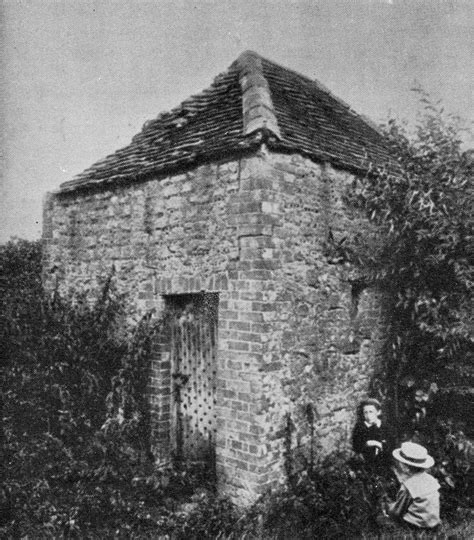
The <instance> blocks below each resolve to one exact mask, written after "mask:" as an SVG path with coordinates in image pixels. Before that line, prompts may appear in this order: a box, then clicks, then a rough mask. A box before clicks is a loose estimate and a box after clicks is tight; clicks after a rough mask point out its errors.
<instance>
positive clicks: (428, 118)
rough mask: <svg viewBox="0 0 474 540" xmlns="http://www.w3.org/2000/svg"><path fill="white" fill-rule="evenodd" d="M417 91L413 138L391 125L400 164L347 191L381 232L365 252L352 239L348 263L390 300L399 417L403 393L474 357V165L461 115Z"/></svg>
mask: <svg viewBox="0 0 474 540" xmlns="http://www.w3.org/2000/svg"><path fill="white" fill-rule="evenodd" d="M416 91H417V92H418V93H419V94H420V97H421V103H422V104H423V106H424V108H423V112H422V113H421V115H420V118H419V122H418V125H417V128H416V131H415V134H414V136H410V134H409V132H408V130H407V128H406V126H405V125H403V124H400V123H399V122H397V121H396V120H394V119H391V120H390V121H389V122H388V124H387V125H386V126H385V133H386V136H387V140H388V143H389V145H390V146H391V150H392V154H393V155H394V156H397V158H398V160H397V162H396V163H391V164H388V165H387V166H386V167H382V168H381V167H375V166H373V167H371V168H370V170H369V173H368V175H367V177H366V178H365V179H363V180H362V181H359V182H356V185H355V186H354V187H355V190H354V192H353V194H352V201H353V202H356V204H357V205H358V206H359V207H361V208H363V209H364V210H365V211H366V213H367V215H368V216H369V219H370V220H371V221H372V222H374V223H375V224H376V225H377V231H378V234H379V240H378V242H376V243H375V245H374V244H372V245H371V246H370V248H369V249H367V246H364V245H363V243H362V240H361V239H355V242H354V245H353V252H352V258H353V259H355V260H357V261H358V262H359V264H361V265H362V267H363V268H364V272H365V273H366V275H367V279H368V280H369V281H370V282H372V283H376V284H377V285H379V286H380V287H381V288H383V289H384V290H385V291H387V293H388V295H387V296H388V298H390V299H391V305H390V306H389V310H388V311H389V313H390V320H389V324H390V340H389V342H388V343H387V349H386V354H385V357H386V361H387V373H386V380H387V381H389V385H390V387H389V388H388V389H387V390H388V393H389V396H390V397H391V398H392V405H393V412H394V415H395V417H396V418H397V419H400V417H401V416H403V415H404V412H403V411H400V410H399V408H400V406H401V405H403V398H404V397H406V396H403V395H399V393H400V392H402V393H403V392H404V391H405V390H406V389H407V387H408V389H410V388H411V389H413V386H416V387H417V390H420V391H423V392H424V393H425V394H426V393H428V392H429V391H431V393H433V391H435V390H436V389H437V385H432V386H430V384H431V382H439V380H438V381H437V380H436V376H437V374H438V375H439V374H440V373H443V376H444V375H445V374H446V367H447V366H450V365H453V364H454V365H457V366H458V369H459V370H460V369H461V367H462V365H464V366H466V365H467V364H468V360H469V359H472V353H473V340H474V335H473V334H472V328H473V311H472V308H473V287H474V266H473V264H472V262H473V254H474V219H473V209H474V184H473V182H472V179H473V171H474V159H473V155H472V152H464V151H463V150H462V144H461V135H462V130H463V128H462V125H461V121H460V119H459V118H457V117H454V116H452V115H449V114H446V113H444V111H443V108H442V107H440V105H439V104H433V103H432V102H431V101H430V100H429V98H428V96H427V95H426V94H425V93H424V92H423V91H421V90H420V89H417V90H416ZM358 240H359V241H360V242H359V244H358ZM374 247H375V249H374ZM430 378H431V381H427V380H426V379H430ZM408 393H409V394H410V393H411V390H410V391H409V392H408Z"/></svg>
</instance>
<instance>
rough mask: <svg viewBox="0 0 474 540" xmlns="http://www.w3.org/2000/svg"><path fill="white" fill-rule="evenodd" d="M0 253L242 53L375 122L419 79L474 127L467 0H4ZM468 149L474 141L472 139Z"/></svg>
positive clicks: (471, 16) (409, 98) (405, 98)
mask: <svg viewBox="0 0 474 540" xmlns="http://www.w3.org/2000/svg"><path fill="white" fill-rule="evenodd" d="M0 6H1V10H2V13H1V15H2V20H1V24H2V26H1V43H0V45H1V51H2V52H1V60H2V72H3V75H4V76H3V78H2V87H1V99H2V101H1V102H0V105H1V108H0V114H1V121H2V127H3V130H2V131H3V133H2V139H1V146H2V154H3V163H2V179H1V192H0V196H1V199H2V205H1V207H0V212H1V214H0V216H1V217H0V242H3V241H5V240H7V239H8V238H10V237H11V236H18V237H21V238H29V239H33V238H39V236H40V234H41V207H42V198H43V196H44V194H45V193H46V192H47V191H51V190H55V189H57V188H58V187H59V185H60V184H61V182H64V181H66V180H70V179H71V178H72V177H73V176H74V175H75V174H77V173H79V172H81V171H82V170H83V169H85V168H86V167H88V166H90V165H91V164H92V163H94V162H95V161H97V160H98V159H101V158H103V157H105V156H106V155H107V154H110V153H112V152H114V151H115V150H117V149H118V148H120V147H122V146H125V145H126V144H128V143H129V142H130V140H131V138H132V137H133V135H135V134H136V133H137V132H138V131H140V129H141V126H142V125H143V123H144V122H145V121H146V120H149V119H152V118H154V117H156V116H157V115H158V113H160V112H161V111H163V110H168V109H171V108H173V107H174V106H176V105H178V104H179V103H180V102H181V101H183V100H184V99H186V98H187V97H189V96H190V95H191V94H195V93H197V92H200V91H201V90H203V89H204V88H206V87H207V86H209V85H210V83H211V82H212V80H213V78H214V77H215V76H216V75H217V74H218V73H220V72H222V71H224V70H225V69H227V67H228V66H229V65H230V64H231V63H232V62H233V61H234V60H235V59H236V58H237V57H238V56H239V55H240V54H241V53H242V52H243V51H245V50H247V49H251V50H254V51H256V52H257V53H259V54H261V55H262V56H265V57H267V58H269V59H270V60H273V61H275V62H277V63H280V64H282V65H283V66H285V67H288V68H291V69H294V70H296V71H298V72H300V73H302V74H304V75H306V76H309V77H311V78H316V79H318V80H319V81H321V82H322V83H323V84H325V85H326V86H327V87H329V89H330V90H331V91H332V92H333V93H334V94H336V95H337V96H339V97H341V98H342V99H343V100H344V101H346V102H347V103H349V104H350V105H351V106H352V107H353V108H354V109H355V110H356V111H357V112H360V113H362V114H365V115H367V116H369V117H370V118H372V119H373V120H374V121H376V122H380V121H382V120H384V119H385V118H386V117H387V115H388V113H389V112H393V113H395V114H397V115H398V116H399V117H402V118H407V119H409V120H411V119H414V117H415V113H416V110H417V98H416V96H415V95H414V94H413V92H411V91H410V88H411V87H412V86H413V84H414V83H415V82H418V83H419V84H420V85H421V86H422V87H423V88H424V89H426V90H427V91H428V92H430V93H431V95H432V96H433V97H434V98H436V99H442V100H443V103H444V104H445V108H446V109H447V110H448V111H450V112H453V113H455V114H459V115H460V116H461V117H463V118H465V119H466V120H467V121H470V122H472V121H474V91H473V80H474V65H473V63H474V60H473V58H474V31H473V29H474V1H472V0H324V1H323V0H320V1H318V0H199V1H191V0H181V1H180V0H173V1H168V0H155V1H149V0H110V1H109V0H96V1H92V0H91V1H85V0H29V1H26V0H0ZM467 144H468V145H469V146H473V145H474V141H473V140H472V139H470V140H467Z"/></svg>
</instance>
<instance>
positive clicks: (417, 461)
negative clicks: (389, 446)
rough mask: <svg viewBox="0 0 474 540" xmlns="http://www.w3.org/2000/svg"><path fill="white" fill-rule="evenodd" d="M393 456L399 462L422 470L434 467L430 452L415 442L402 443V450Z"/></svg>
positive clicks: (397, 450) (398, 450)
mask: <svg viewBox="0 0 474 540" xmlns="http://www.w3.org/2000/svg"><path fill="white" fill-rule="evenodd" d="M392 455H393V457H394V458H395V459H397V460H398V461H401V462H402V463H406V464H407V465H411V466H412V467H419V468H420V469H429V468H430V467H432V466H433V465H434V459H433V458H432V457H431V456H430V455H428V450H426V448H425V447H424V446H421V444H416V443H413V442H404V443H402V445H401V447H400V448H397V449H396V450H394V451H393V452H392Z"/></svg>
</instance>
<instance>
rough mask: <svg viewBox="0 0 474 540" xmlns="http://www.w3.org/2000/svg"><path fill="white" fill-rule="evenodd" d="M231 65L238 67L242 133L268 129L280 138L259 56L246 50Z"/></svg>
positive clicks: (247, 133)
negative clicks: (242, 120) (242, 122)
mask: <svg viewBox="0 0 474 540" xmlns="http://www.w3.org/2000/svg"><path fill="white" fill-rule="evenodd" d="M233 66H236V67H237V68H238V69H239V82H240V86H241V89H242V112H243V118H244V135H250V134H252V133H254V132H256V131H259V130H268V131H270V132H271V133H272V134H273V135H275V137H277V138H278V139H281V133H280V128H279V126H278V121H277V118H276V114H275V110H274V108H273V102H272V97H271V94H270V87H269V85H268V82H267V79H266V78H265V76H264V74H263V67H262V59H261V57H260V56H259V55H258V54H257V53H254V52H253V51H246V52H244V53H243V54H241V55H240V56H239V58H238V59H237V61H236V62H235V63H234V64H233Z"/></svg>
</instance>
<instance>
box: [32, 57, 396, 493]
mask: <svg viewBox="0 0 474 540" xmlns="http://www.w3.org/2000/svg"><path fill="white" fill-rule="evenodd" d="M387 159H388V153H387V150H386V148H385V146H384V140H383V138H382V136H381V135H380V133H379V132H378V131H377V129H376V128H375V127H374V126H372V125H371V124H370V122H368V121H367V120H365V119H363V118H362V117H361V116H359V115H357V114H356V113H354V112H353V111H352V110H351V109H350V107H349V106H347V105H346V104H344V103H343V102H342V101H341V100H340V99H338V98H336V97H335V96H333V95H332V94H331V93H330V92H329V91H328V90H327V89H326V88H325V87H324V86H322V85H321V84H320V83H318V82H316V81H314V80H311V79H308V78H306V77H304V76H302V75H300V74H298V73H295V72H293V71H291V70H289V69H285V68H283V67H281V66H279V65H276V64H275V63H273V62H270V61H268V60H266V59H264V58H261V57H260V56H259V55H257V54H255V53H253V52H246V53H244V54H242V55H241V56H240V57H239V58H238V59H237V60H236V61H235V62H234V63H233V64H232V65H231V66H230V68H229V69H228V70H227V71H226V72H224V73H223V74H221V75H219V76H218V77H217V78H216V79H215V81H214V83H213V84H212V85H211V86H210V88H208V89H207V90H205V91H204V92H202V93H201V94H198V95H195V96H192V97H191V98H189V99H187V100H186V101H184V102H183V103H182V104H181V105H180V106H178V107H177V108H175V109H173V110H172V111H170V112H167V113H163V114H160V115H159V116H158V117H157V118H156V119H155V120H151V121H149V122H147V123H146V124H145V125H144V127H143V129H142V131H141V132H140V133H139V134H138V135H136V136H135V137H134V138H133V139H132V141H131V143H130V144H129V145H128V146H127V147H125V148H122V149H120V150H118V151H117V152H115V153H114V154H112V155H110V156H108V157H106V158H105V159H104V160H102V161H100V162H98V163H96V164H95V165H93V166H92V167H90V168H89V169H87V170H85V171H84V172H83V173H82V174H80V175H79V176H77V177H76V178H75V179H73V180H71V181H69V182H66V183H64V184H62V185H61V187H60V189H59V190H58V191H57V192H54V193H51V194H48V196H47V198H46V201H45V207H44V211H45V217H44V233H43V240H44V247H45V260H44V262H45V276H49V277H47V278H45V279H46V282H47V284H48V285H49V286H52V281H53V280H56V281H57V284H58V286H59V287H62V288H67V289H70V288H73V289H74V288H77V289H83V288H85V287H86V288H88V289H89V290H92V291H93V290H95V289H98V288H99V287H100V283H101V281H102V280H103V279H104V277H106V276H108V275H110V273H111V271H112V269H113V272H114V280H115V281H116V283H117V286H118V287H119V289H120V290H122V291H124V292H126V293H127V298H128V309H129V313H130V320H136V319H138V317H139V316H140V315H141V314H144V313H146V312H148V311H150V310H154V311H153V313H154V316H155V317H166V319H167V328H168V329H169V331H168V332H167V333H166V335H163V336H162V338H161V340H160V343H157V345H156V350H155V353H154V356H153V358H152V359H151V365H150V385H149V402H150V407H151V422H152V433H153V447H154V450H155V454H156V458H157V461H158V462H166V461H167V460H169V459H170V457H171V456H172V455H175V456H176V455H177V454H178V455H179V456H180V457H181V458H182V459H197V460H202V459H205V460H209V461H210V462H211V463H212V466H215V467H216V471H217V478H218V481H219V483H220V485H221V487H222V489H223V490H224V491H225V492H227V493H229V494H230V495H231V496H233V497H234V498H239V497H240V496H241V495H242V494H243V492H245V491H247V492H248V491H254V492H256V493H259V492H262V491H264V490H266V489H268V488H269V487H273V486H275V485H276V484H277V483H278V482H280V481H281V479H282V477H283V468H284V467H283V466H284V463H283V462H284V448H285V444H286V445H288V444H291V445H292V446H293V447H300V448H308V445H311V451H312V452H314V454H315V456H316V457H318V456H322V455H324V454H325V453H327V452H330V451H331V450H334V449H335V448H343V447H345V446H347V444H348V440H349V435H350V431H351V428H352V424H353V421H354V410H355V406H356V403H357V402H358V400H359V399H360V398H361V397H362V396H363V395H364V394H365V393H366V392H367V389H368V385H369V382H370V379H371V377H372V375H373V373H374V369H376V367H377V365H378V362H379V361H380V351H381V343H382V338H383V330H382V329H383V324H382V321H383V317H382V316H381V306H382V303H381V301H380V297H379V295H378V294H377V293H376V292H375V291H371V290H370V289H368V288H365V287H364V284H363V283H361V281H360V280H359V279H357V275H356V274H355V271H354V269H353V268H351V266H350V265H349V264H348V263H347V261H346V260H345V258H344V256H343V250H342V249H341V246H342V245H343V243H344V240H345V239H347V238H348V237H349V236H351V237H353V236H354V235H359V236H360V235H364V234H366V233H367V232H368V231H369V228H368V227H369V226H368V223H367V222H366V221H365V220H364V218H363V216H361V215H360V214H358V213H357V212H356V211H355V210H354V209H353V208H351V207H350V206H349V205H348V204H347V203H346V202H345V197H344V195H345V193H347V190H348V189H350V188H351V185H352V183H353V181H354V179H355V178H356V177H357V176H360V175H363V174H364V171H365V170H366V167H367V163H368V162H369V161H371V160H372V161H374V160H375V161H377V162H379V163H380V162H385V161H387ZM52 268H54V269H55V270H56V271H55V272H52V271H51V269H52ZM290 424H291V426H290ZM288 426H290V427H288ZM287 447H288V446H287Z"/></svg>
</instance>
